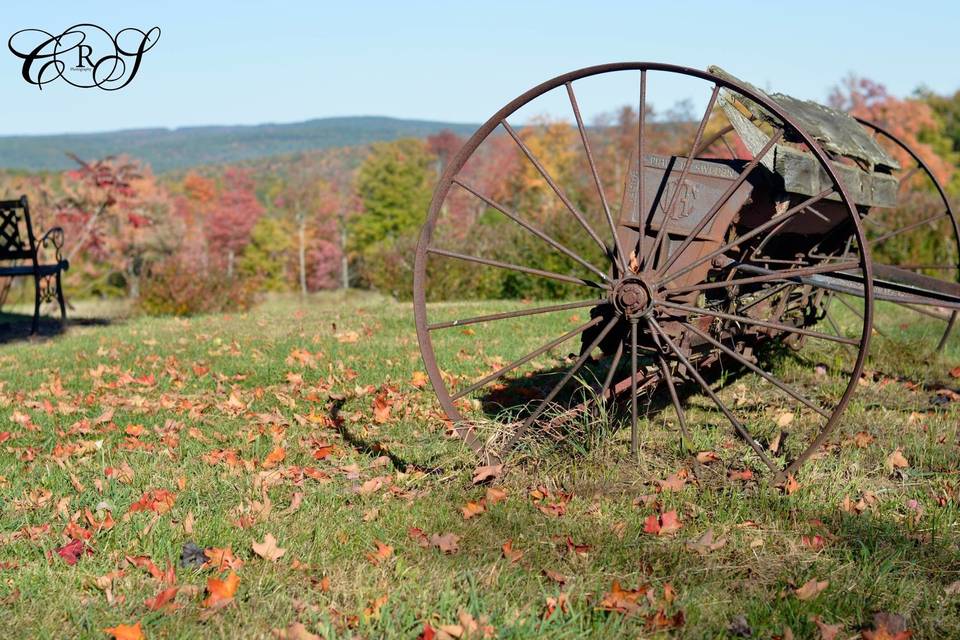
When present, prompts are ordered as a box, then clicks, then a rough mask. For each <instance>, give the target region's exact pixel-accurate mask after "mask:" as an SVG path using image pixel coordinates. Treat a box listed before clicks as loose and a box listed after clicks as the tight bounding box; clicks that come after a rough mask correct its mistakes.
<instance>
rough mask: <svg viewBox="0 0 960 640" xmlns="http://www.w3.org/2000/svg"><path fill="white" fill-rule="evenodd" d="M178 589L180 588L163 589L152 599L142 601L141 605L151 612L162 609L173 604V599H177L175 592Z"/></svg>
mask: <svg viewBox="0 0 960 640" xmlns="http://www.w3.org/2000/svg"><path fill="white" fill-rule="evenodd" d="M179 589H180V587H170V588H169V589H164V590H163V591H161V592H160V593H158V594H157V595H155V596H154V597H152V598H147V599H146V600H144V601H143V604H144V605H146V607H147V609H150V610H151V611H156V610H158V609H162V608H163V607H164V606H166V605H169V604H170V603H171V602H173V599H174V598H176V597H177V591H178V590H179ZM174 606H176V605H172V606H171V607H170V608H171V609H172V608H173V607H174Z"/></svg>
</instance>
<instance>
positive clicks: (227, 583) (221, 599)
mask: <svg viewBox="0 0 960 640" xmlns="http://www.w3.org/2000/svg"><path fill="white" fill-rule="evenodd" d="M239 584H240V576H238V575H237V574H236V573H234V572H233V571H231V572H230V574H229V575H228V576H227V577H226V579H224V580H220V579H219V578H207V593H209V594H210V595H208V596H207V598H206V599H205V600H204V601H203V606H205V607H222V606H225V605H228V604H230V603H231V602H232V601H233V597H234V596H235V595H236V593H237V586H238V585H239Z"/></svg>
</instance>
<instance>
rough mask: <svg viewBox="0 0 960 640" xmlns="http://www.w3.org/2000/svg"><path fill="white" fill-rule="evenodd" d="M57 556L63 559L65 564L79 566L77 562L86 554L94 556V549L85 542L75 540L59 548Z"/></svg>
mask: <svg viewBox="0 0 960 640" xmlns="http://www.w3.org/2000/svg"><path fill="white" fill-rule="evenodd" d="M55 551H56V552H57V555H59V556H60V557H61V558H63V560H64V562H66V563H67V564H69V565H71V566H72V565H75V564H77V560H79V559H80V558H82V557H83V556H84V554H86V555H90V556H92V555H93V549H91V548H90V547H89V546H87V543H86V542H84V541H83V540H77V539H73V540H71V541H70V542H68V543H67V544H65V545H63V546H62V547H59V548H57V549H56V550H55Z"/></svg>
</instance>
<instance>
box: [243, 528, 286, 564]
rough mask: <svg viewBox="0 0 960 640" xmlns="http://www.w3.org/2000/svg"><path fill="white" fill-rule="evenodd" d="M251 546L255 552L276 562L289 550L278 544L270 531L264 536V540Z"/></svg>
mask: <svg viewBox="0 0 960 640" xmlns="http://www.w3.org/2000/svg"><path fill="white" fill-rule="evenodd" d="M250 546H251V547H253V552H254V553H255V554H257V555H258V556H260V557H261V558H263V559H264V560H269V561H270V562H276V561H277V560H279V559H280V558H282V557H283V554H285V553H286V552H287V550H286V549H281V548H280V547H278V546H277V539H276V538H274V537H273V536H272V535H271V534H269V533H268V534H267V535H266V536H264V538H263V542H254V543H253V544H252V545H250Z"/></svg>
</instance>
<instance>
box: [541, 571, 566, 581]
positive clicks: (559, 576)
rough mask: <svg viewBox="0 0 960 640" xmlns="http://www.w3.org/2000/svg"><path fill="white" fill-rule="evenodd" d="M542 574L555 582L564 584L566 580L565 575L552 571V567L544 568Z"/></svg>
mask: <svg viewBox="0 0 960 640" xmlns="http://www.w3.org/2000/svg"><path fill="white" fill-rule="evenodd" d="M543 575H545V576H546V577H547V578H549V579H550V580H553V581H554V582H556V583H557V584H566V582H567V576H565V575H563V574H562V573H558V572H556V571H553V570H552V569H544V570H543Z"/></svg>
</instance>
